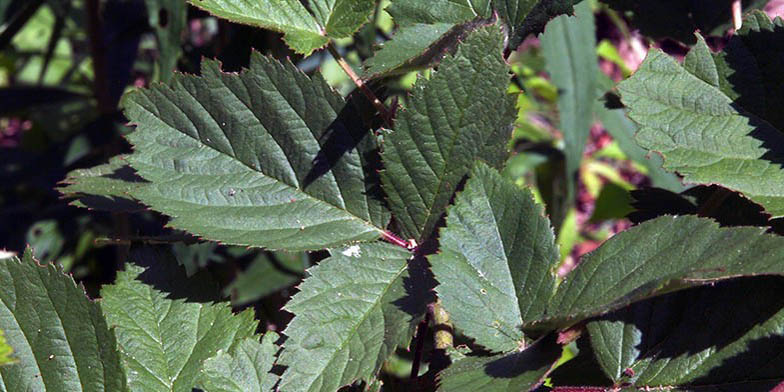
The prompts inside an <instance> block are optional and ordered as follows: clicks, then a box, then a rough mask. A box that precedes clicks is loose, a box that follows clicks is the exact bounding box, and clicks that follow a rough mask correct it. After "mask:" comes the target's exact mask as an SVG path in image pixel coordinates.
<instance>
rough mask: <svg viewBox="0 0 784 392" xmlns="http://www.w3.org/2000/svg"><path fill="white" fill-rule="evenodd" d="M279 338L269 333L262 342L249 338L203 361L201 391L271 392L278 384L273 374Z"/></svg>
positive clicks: (276, 377) (273, 333)
mask: <svg viewBox="0 0 784 392" xmlns="http://www.w3.org/2000/svg"><path fill="white" fill-rule="evenodd" d="M278 338H279V336H278V334H276V333H275V332H267V333H265V334H264V337H263V338H262V340H261V343H259V341H258V339H257V338H247V339H245V340H243V341H242V342H240V343H239V344H238V345H236V346H235V347H234V349H233V350H231V351H230V352H226V351H219V352H218V354H217V355H216V356H214V357H212V358H210V359H208V360H206V361H204V370H203V371H202V373H201V382H200V384H201V389H203V390H204V392H269V391H272V388H273V387H274V386H275V383H277V382H278V378H279V377H278V376H277V375H275V374H272V373H270V370H272V364H273V363H274V362H275V354H276V353H277V351H278V346H276V345H275V341H276V340H278Z"/></svg>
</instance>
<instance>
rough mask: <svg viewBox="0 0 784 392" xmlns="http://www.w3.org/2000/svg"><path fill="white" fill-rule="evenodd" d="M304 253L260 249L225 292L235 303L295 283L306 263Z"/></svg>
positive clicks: (254, 298)
mask: <svg viewBox="0 0 784 392" xmlns="http://www.w3.org/2000/svg"><path fill="white" fill-rule="evenodd" d="M309 265H310V264H309V262H308V256H307V255H306V254H304V253H284V252H269V253H268V252H263V253H259V255H258V256H256V258H255V259H254V260H253V261H252V262H251V264H250V266H248V268H247V269H246V270H245V271H242V272H241V273H239V274H238V275H237V277H236V278H234V281H233V282H231V284H230V285H228V286H227V287H226V289H225V290H224V294H225V295H227V296H229V295H230V296H231V303H232V304H234V305H235V306H238V305H244V304H247V303H249V302H253V301H256V300H257V299H259V298H262V297H264V296H267V295H270V294H272V293H275V292H277V291H279V290H281V289H283V288H286V287H289V286H291V285H293V284H294V283H297V282H298V281H299V280H300V279H302V276H303V275H304V274H305V268H307V267H308V266H309Z"/></svg>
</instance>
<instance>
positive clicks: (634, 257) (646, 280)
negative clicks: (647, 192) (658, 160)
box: [547, 216, 784, 325]
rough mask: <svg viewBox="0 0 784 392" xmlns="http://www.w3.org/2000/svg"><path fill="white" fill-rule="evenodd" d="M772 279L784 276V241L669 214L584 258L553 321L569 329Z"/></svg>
mask: <svg viewBox="0 0 784 392" xmlns="http://www.w3.org/2000/svg"><path fill="white" fill-rule="evenodd" d="M774 274H775V275H779V274H784V238H782V237H780V236H776V235H771V234H765V233H764V229H761V228H752V227H731V228H719V225H718V224H717V223H716V222H715V221H713V220H710V219H705V218H697V217H694V216H680V217H671V216H664V217H661V218H657V219H654V220H651V221H648V222H645V223H643V224H641V225H639V226H636V227H633V228H631V229H629V230H626V231H624V232H622V233H619V234H616V235H615V236H614V237H612V238H610V239H609V240H607V241H606V242H605V243H604V244H603V245H602V246H601V247H599V248H598V249H597V250H596V251H594V252H592V253H589V254H588V255H587V256H585V257H584V258H583V259H582V260H581V262H580V264H579V265H578V266H577V268H575V269H574V270H573V271H572V272H571V273H570V274H569V275H567V276H566V278H565V279H564V281H563V283H561V285H560V286H559V287H558V290H557V292H556V293H555V295H554V297H553V299H552V300H551V301H550V305H549V306H548V309H547V316H548V317H549V318H553V319H556V320H557V321H558V322H556V324H559V325H564V324H562V322H563V321H565V320H572V321H578V320H581V319H583V318H585V317H589V316H592V315H598V314H602V313H605V312H607V311H610V310H613V309H618V308H621V307H623V306H626V305H628V304H630V303H633V302H636V301H640V300H643V299H645V298H648V297H652V296H655V295H660V294H663V293H666V292H669V291H674V290H678V289H683V288H687V287H692V286H697V285H703V284H709V283H712V282H716V281H717V280H720V279H728V278H733V277H738V276H748V275H774ZM567 324H568V323H567Z"/></svg>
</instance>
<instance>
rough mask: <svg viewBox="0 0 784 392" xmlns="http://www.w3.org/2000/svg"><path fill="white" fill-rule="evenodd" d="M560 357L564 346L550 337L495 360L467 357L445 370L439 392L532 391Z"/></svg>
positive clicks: (492, 358)
mask: <svg viewBox="0 0 784 392" xmlns="http://www.w3.org/2000/svg"><path fill="white" fill-rule="evenodd" d="M560 356H561V346H560V345H559V344H557V343H556V342H555V337H554V336H553V335H550V336H548V337H545V338H542V339H540V340H539V341H537V342H536V343H534V344H533V345H532V346H530V347H528V348H526V349H525V350H523V351H519V352H515V353H511V354H500V355H496V356H493V357H467V358H464V359H461V360H459V361H457V363H454V364H452V365H451V366H450V367H448V368H447V369H446V370H444V371H443V372H442V373H441V374H440V376H439V378H440V386H439V388H438V390H439V391H443V392H474V391H483V392H512V391H531V390H533V389H535V388H536V387H537V386H539V385H541V383H542V382H543V381H544V379H545V377H546V376H547V374H548V373H549V372H550V370H552V368H553V365H554V364H555V363H556V361H558V358H560Z"/></svg>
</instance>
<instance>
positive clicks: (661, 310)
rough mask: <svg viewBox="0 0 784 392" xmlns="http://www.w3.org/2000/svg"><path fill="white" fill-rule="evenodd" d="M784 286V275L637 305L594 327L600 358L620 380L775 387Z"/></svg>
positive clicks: (781, 365)
mask: <svg viewBox="0 0 784 392" xmlns="http://www.w3.org/2000/svg"><path fill="white" fill-rule="evenodd" d="M782 289H784V281H782V279H781V278H771V277H766V278H754V279H750V278H747V279H741V280H736V281H731V282H723V283H720V284H718V285H717V286H716V287H703V288H697V289H692V290H687V291H682V292H679V293H675V294H670V295H667V296H663V297H660V298H656V299H652V300H647V301H644V302H640V303H637V304H635V305H632V306H630V307H628V308H625V309H622V310H619V311H616V312H613V313H610V314H608V315H606V316H604V317H602V318H601V319H600V320H597V321H592V322H590V323H588V325H587V329H588V332H589V334H590V338H591V344H592V346H593V351H594V353H595V355H596V358H597V359H598V362H599V363H600V364H601V365H602V368H603V369H604V371H605V373H606V374H607V375H608V376H609V377H610V378H611V379H612V380H613V381H615V383H616V384H620V383H624V382H630V383H631V384H632V385H633V386H635V387H637V388H645V387H660V386H661V387H663V388H677V390H684V391H690V390H699V391H751V390H754V391H763V390H765V391H767V390H772V388H773V387H775V386H776V385H777V384H779V383H780V382H782V381H784V370H782V369H784V357H782V356H781V355H779V353H780V352H781V350H782V349H784V333H783V332H782V331H784V300H782V298H781V296H780V295H778V294H777V293H780V292H781V290H782ZM739 293H743V295H738V294H739ZM750 297H753V298H754V300H753V301H749V298H750ZM727 309H732V315H731V317H728V313H727ZM706 326H708V328H706ZM627 369H629V370H627Z"/></svg>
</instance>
